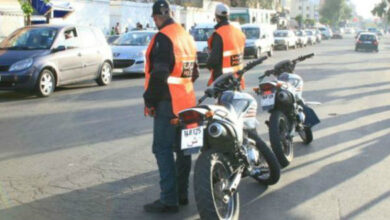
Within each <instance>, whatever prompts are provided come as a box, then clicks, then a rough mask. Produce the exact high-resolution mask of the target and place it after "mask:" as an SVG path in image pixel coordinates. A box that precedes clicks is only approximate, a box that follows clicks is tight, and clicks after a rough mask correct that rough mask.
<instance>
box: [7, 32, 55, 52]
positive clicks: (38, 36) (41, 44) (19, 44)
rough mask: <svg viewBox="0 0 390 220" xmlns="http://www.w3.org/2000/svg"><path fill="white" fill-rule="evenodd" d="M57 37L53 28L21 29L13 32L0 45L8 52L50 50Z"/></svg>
mask: <svg viewBox="0 0 390 220" xmlns="http://www.w3.org/2000/svg"><path fill="white" fill-rule="evenodd" d="M56 35H57V29H55V28H22V29H19V30H17V31H16V32H14V33H13V34H12V35H11V36H9V37H8V38H6V39H5V40H4V41H3V42H1V44H0V48H1V49H8V50H45V49H50V47H51V45H52V44H53V42H54V39H55V36H56Z"/></svg>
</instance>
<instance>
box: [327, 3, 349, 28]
mask: <svg viewBox="0 0 390 220" xmlns="http://www.w3.org/2000/svg"><path fill="white" fill-rule="evenodd" d="M320 15H321V23H325V24H331V25H337V24H338V23H339V22H340V21H345V20H348V19H350V18H351V17H352V9H351V8H350V7H349V6H348V5H347V3H346V1H345V0H327V1H325V4H324V5H323V6H322V8H321V10H320Z"/></svg>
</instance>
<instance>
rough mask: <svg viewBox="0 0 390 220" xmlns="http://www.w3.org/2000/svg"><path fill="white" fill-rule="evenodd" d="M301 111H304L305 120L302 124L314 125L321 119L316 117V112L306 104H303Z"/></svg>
mask: <svg viewBox="0 0 390 220" xmlns="http://www.w3.org/2000/svg"><path fill="white" fill-rule="evenodd" d="M303 113H305V116H306V118H305V122H304V125H305V126H308V127H314V126H315V125H317V124H319V123H320V122H321V121H320V119H319V118H318V116H317V114H316V113H315V112H314V110H313V109H312V108H310V107H309V106H307V105H304V106H303Z"/></svg>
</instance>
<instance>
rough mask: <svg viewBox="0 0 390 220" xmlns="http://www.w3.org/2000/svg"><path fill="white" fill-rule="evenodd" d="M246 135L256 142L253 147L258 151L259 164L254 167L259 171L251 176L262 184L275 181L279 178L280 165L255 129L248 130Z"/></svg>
mask: <svg viewBox="0 0 390 220" xmlns="http://www.w3.org/2000/svg"><path fill="white" fill-rule="evenodd" d="M248 137H249V138H250V139H252V140H254V141H255V142H256V146H255V147H256V148H257V150H258V151H259V166H257V167H255V168H257V169H260V173H259V174H258V175H254V176H252V178H254V179H255V180H257V181H258V182H259V183H261V184H264V185H273V184H275V183H277V182H278V181H279V179H280V166H279V163H278V160H277V159H276V157H275V155H274V154H273V153H272V151H271V149H270V148H268V146H267V144H266V143H265V142H264V141H263V140H261V138H260V137H259V135H258V134H257V133H256V132H255V131H251V132H249V133H248Z"/></svg>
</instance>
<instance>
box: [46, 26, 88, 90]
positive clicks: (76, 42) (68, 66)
mask: <svg viewBox="0 0 390 220" xmlns="http://www.w3.org/2000/svg"><path fill="white" fill-rule="evenodd" d="M61 47H62V49H61V50H58V51H56V49H59V48H61ZM54 51H56V52H55V54H54V56H53V61H54V63H56V64H57V67H58V70H59V74H58V78H59V83H60V84H63V83H67V82H70V81H73V80H75V79H77V77H78V76H79V75H80V73H81V71H82V68H83V66H82V55H81V50H80V39H79V37H78V35H77V32H76V29H75V28H69V29H65V30H64V31H62V32H60V34H59V35H58V37H57V41H56V43H55V46H54Z"/></svg>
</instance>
